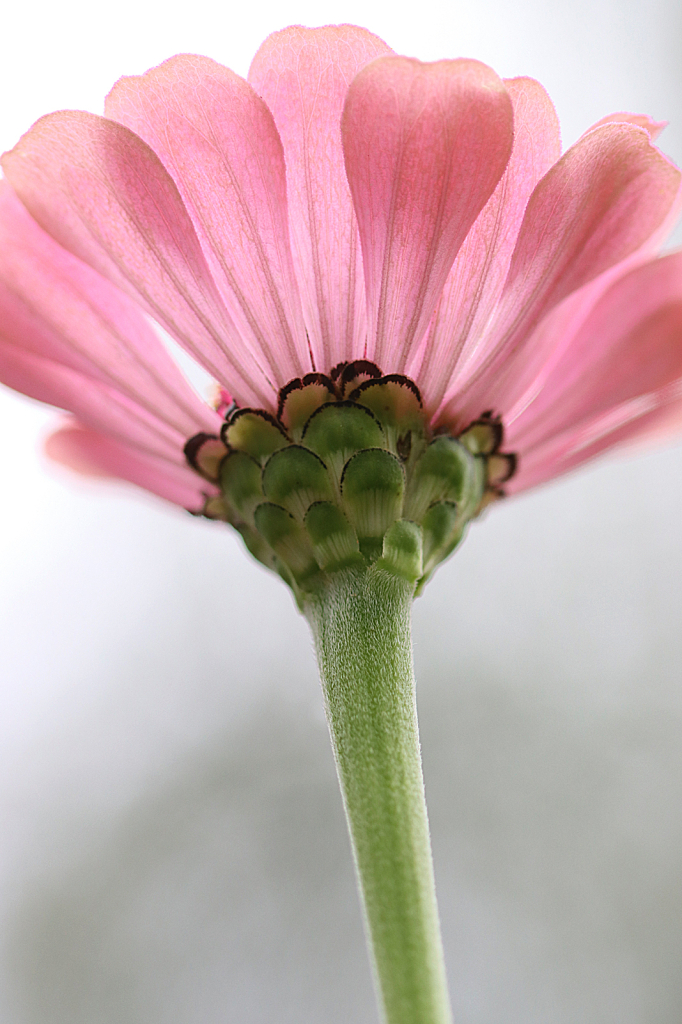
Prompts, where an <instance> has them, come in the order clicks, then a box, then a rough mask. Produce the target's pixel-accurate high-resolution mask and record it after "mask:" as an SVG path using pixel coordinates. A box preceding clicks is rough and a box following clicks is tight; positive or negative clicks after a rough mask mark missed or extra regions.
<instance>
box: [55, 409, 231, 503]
mask: <svg viewBox="0 0 682 1024" xmlns="http://www.w3.org/2000/svg"><path fill="white" fill-rule="evenodd" d="M45 451H46V452H47V454H48V455H49V457H50V458H51V459H53V460H54V461H55V462H58V463H60V464H62V465H64V466H68V467H69V469H74V470H76V472H78V473H81V474H84V475H85V476H95V477H114V478H118V479H120V480H126V481H128V482H129V483H132V484H136V485H137V486H138V487H143V488H144V489H145V490H146V491H151V492H152V494H156V495H158V496H159V497H160V498H164V499H165V500H166V501H170V502H172V503H173V504H175V505H180V506H182V507H183V508H186V509H189V511H190V512H195V513H197V512H201V510H202V508H203V505H204V501H205V498H206V497H207V496H208V495H211V494H214V493H215V488H213V487H211V485H210V484H207V483H206V482H205V481H203V480H202V479H201V478H200V477H199V476H198V475H197V474H196V473H194V472H193V471H192V470H191V469H189V468H188V467H187V466H182V465H173V464H172V463H171V462H167V461H165V460H163V459H158V458H154V456H152V455H147V454H142V453H140V452H138V451H135V450H134V449H131V448H129V447H128V446H127V445H125V444H121V443H119V442H117V441H114V440H112V438H110V437H107V436H105V435H103V434H98V433H97V432H96V431H94V430H88V429H87V428H86V427H83V426H81V424H79V423H78V422H77V421H72V422H70V423H68V424H67V425H66V426H63V427H61V428H60V429H59V430H57V431H56V432H55V433H54V434H51V435H50V437H48V438H47V440H46V442H45Z"/></svg>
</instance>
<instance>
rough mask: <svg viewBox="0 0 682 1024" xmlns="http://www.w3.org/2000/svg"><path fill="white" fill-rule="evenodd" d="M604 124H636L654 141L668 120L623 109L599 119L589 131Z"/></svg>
mask: <svg viewBox="0 0 682 1024" xmlns="http://www.w3.org/2000/svg"><path fill="white" fill-rule="evenodd" d="M602 124H635V125H637V126H638V127H639V128H644V130H645V131H646V132H648V133H649V138H650V139H651V141H652V142H654V141H655V140H656V139H657V138H658V136H659V135H660V134H661V132H662V131H663V129H664V128H665V127H666V125H667V124H668V122H667V121H654V119H653V117H649V115H648V114H628V113H626V112H625V111H623V110H621V111H619V112H618V113H617V114H607V115H606V117H602V118H601V120H599V121H597V122H596V124H593V125H592V128H589V129H588V131H592V130H593V129H594V128H599V126H600V125H602Z"/></svg>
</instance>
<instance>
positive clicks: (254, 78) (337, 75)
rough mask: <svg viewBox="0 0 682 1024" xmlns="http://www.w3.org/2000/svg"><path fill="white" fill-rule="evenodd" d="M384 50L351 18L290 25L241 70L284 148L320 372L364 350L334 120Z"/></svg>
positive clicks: (358, 280)
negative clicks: (345, 21) (364, 70)
mask: <svg viewBox="0 0 682 1024" xmlns="http://www.w3.org/2000/svg"><path fill="white" fill-rule="evenodd" d="M388 53H391V50H390V48H389V47H388V46H386V44H385V43H383V42H382V40H381V39H379V38H378V37H377V36H375V35H372V33H371V32H368V31H367V30H366V29H363V28H356V27H355V26H354V25H338V26H326V27H325V28H315V29H308V28H301V27H300V26H295V27H293V28H286V29H284V30H283V31H281V32H275V33H273V35H271V36H269V37H268V38H267V39H266V40H265V42H264V43H263V45H262V46H261V48H260V49H259V51H258V53H257V54H256V56H255V57H254V59H253V63H252V64H251V68H250V70H249V81H250V82H251V84H252V85H253V87H254V88H255V89H256V91H257V92H258V93H259V94H260V95H261V96H262V97H263V99H264V100H265V102H266V103H267V104H268V106H269V108H270V110H271V111H272V113H273V115H274V118H275V123H276V125H277V128H278V130H279V134H280V136H281V139H282V144H283V146H284V157H285V160H286V168H287V183H288V195H289V211H290V219H291V239H292V246H293V252H294V263H295V267H296V273H297V277H298V282H299V287H300V290H301V297H302V301H303V310H304V315H305V321H306V326H307V328H308V335H309V337H310V345H311V348H312V351H313V355H314V358H315V364H316V366H317V368H318V369H319V370H322V371H324V372H328V371H329V370H330V369H331V368H332V367H333V366H334V365H336V364H337V363H338V362H340V361H341V360H351V359H356V358H358V357H360V356H362V355H364V353H365V340H366V333H367V321H366V309H365V289H364V280H363V276H362V258H361V253H360V245H359V240H358V229H357V221H356V218H355V213H354V211H353V205H352V201H351V197H350V191H349V188H348V181H347V179H346V171H345V167H344V162H343V150H342V147H341V130H340V121H341V111H342V109H343V104H344V100H345V98H346V93H347V91H348V86H349V85H350V83H351V81H352V80H353V78H354V77H355V75H356V74H357V73H358V72H359V71H360V70H361V69H362V68H363V67H365V65H366V64H368V63H369V62H370V61H372V60H374V59H375V58H376V57H381V56H384V55H385V54H388Z"/></svg>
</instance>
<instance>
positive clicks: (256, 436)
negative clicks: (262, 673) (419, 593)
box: [185, 360, 516, 603]
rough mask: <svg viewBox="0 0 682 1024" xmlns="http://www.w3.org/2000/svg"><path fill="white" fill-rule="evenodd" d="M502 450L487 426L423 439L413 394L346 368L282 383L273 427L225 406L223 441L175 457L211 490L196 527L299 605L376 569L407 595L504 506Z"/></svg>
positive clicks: (195, 442)
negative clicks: (221, 539)
mask: <svg viewBox="0 0 682 1024" xmlns="http://www.w3.org/2000/svg"><path fill="white" fill-rule="evenodd" d="M502 441H503V430H502V423H501V421H500V419H499V418H498V417H494V416H493V415H492V413H490V412H487V413H485V414H483V415H482V416H481V417H480V419H478V420H476V421H475V422H474V423H471V424H470V425H469V426H468V427H467V429H466V430H464V431H463V432H462V433H461V434H459V436H457V437H453V436H450V435H449V434H447V433H443V432H441V431H437V432H435V433H434V431H433V430H432V429H431V428H430V427H429V424H428V422H427V418H426V415H425V413H424V411H423V406H422V400H421V395H420V393H419V389H418V387H417V385H416V384H415V383H414V382H413V381H412V380H410V379H409V378H408V377H405V376H402V375H401V374H390V375H388V376H384V375H382V373H381V370H380V369H379V368H378V367H377V366H376V365H375V364H374V363H371V362H368V361H367V360H356V361H355V362H352V363H341V364H339V365H338V366H336V367H335V368H334V369H333V370H332V372H331V374H330V375H329V376H325V375H324V374H321V373H311V374H308V375H307V376H305V377H303V378H302V379H301V378H296V379H295V380H292V381H290V382H289V384H287V385H286V386H285V387H284V388H282V389H281V391H280V393H279V405H278V410H277V415H276V416H273V415H272V414H271V413H269V412H267V411H265V410H262V409H247V408H237V407H235V406H232V407H231V408H230V409H229V410H228V412H227V414H226V417H225V422H224V424H223V427H222V430H221V436H220V437H217V436H214V435H210V434H205V433H201V434H196V435H195V436H194V437H192V438H191V439H190V440H189V441H188V442H187V445H186V446H185V455H186V457H187V461H188V462H189V464H190V465H191V466H192V468H193V469H195V470H196V471H197V472H199V473H200V474H201V475H202V476H204V477H205V478H206V479H207V480H209V481H211V482H212V483H215V484H217V485H218V487H219V488H220V494H219V495H218V496H215V497H210V498H208V499H207V500H206V504H205V507H204V510H203V512H204V515H206V516H208V517H209V518H212V519H222V520H224V521H226V522H229V523H231V524H232V526H234V527H235V529H237V530H238V531H239V533H240V534H241V535H242V537H243V539H244V542H245V543H246V546H247V548H248V549H249V551H250V552H251V554H253V555H254V556H255V557H256V558H257V559H258V560H259V561H260V562H262V563H263V564H264V565H266V566H267V567H268V568H270V569H272V570H273V571H274V572H276V573H278V574H279V575H280V576H281V577H282V578H283V579H284V580H285V581H286V582H287V583H288V584H289V586H290V587H291V589H292V590H293V592H294V594H295V595H296V598H297V600H298V601H299V603H301V601H302V599H303V596H304V595H305V594H309V593H313V592H315V591H316V590H319V589H320V588H321V587H323V586H324V585H325V581H326V580H328V578H329V576H330V574H333V573H335V572H338V571H339V570H342V569H347V568H351V567H356V568H362V567H366V566H369V565H371V564H373V563H375V562H377V563H379V564H380V566H381V567H382V568H384V569H386V570H387V571H388V572H390V573H392V574H394V575H397V576H400V577H402V578H405V579H408V580H410V581H411V582H413V583H415V584H416V586H417V590H419V589H420V588H421V587H422V586H423V584H424V583H425V582H426V580H427V579H428V578H429V576H430V575H431V574H432V573H433V571H434V569H435V568H436V566H437V565H438V564H439V563H440V562H442V561H443V559H445V558H447V556H448V555H449V554H450V553H451V552H452V551H453V550H454V549H455V547H456V546H457V544H458V543H459V542H460V540H461V539H462V537H463V535H464V531H465V529H466V526H467V523H469V522H470V521H471V519H473V518H474V517H475V516H477V515H478V514H479V513H480V512H481V511H482V510H483V508H485V507H486V506H487V505H488V504H490V502H491V501H494V500H496V499H498V498H500V497H502V496H503V494H504V492H503V490H502V484H504V483H505V481H507V480H508V479H509V478H510V477H511V476H512V474H513V473H514V471H515V469H516V457H515V455H513V454H510V453H506V452H502V451H501V446H502Z"/></svg>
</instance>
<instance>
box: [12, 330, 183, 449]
mask: <svg viewBox="0 0 682 1024" xmlns="http://www.w3.org/2000/svg"><path fill="white" fill-rule="evenodd" d="M0 380H1V381H2V382H3V383H4V384H6V385H7V386H8V387H11V388H14V390H15V391H20V392H21V393H22V394H24V395H28V396H29V398H35V399H36V400H37V401H39V402H46V403H47V404H48V405H54V406H57V407H58V408H60V409H65V410H68V411H69V412H74V413H76V414H77V416H78V418H79V419H80V420H82V421H83V422H84V423H85V424H86V425H88V426H90V427H93V428H94V429H96V430H98V431H101V432H103V433H106V434H111V435H112V436H115V437H117V438H118V439H119V440H121V441H125V442H126V443H129V444H131V445H133V446H135V447H137V448H139V449H140V451H149V452H153V453H155V454H157V455H160V456H163V457H165V458H169V459H173V460H175V461H178V462H181V461H183V455H182V452H183V446H184V443H185V441H186V440H187V439H188V437H190V436H191V435H192V434H193V433H198V430H197V429H195V430H193V431H190V432H189V433H188V434H183V433H179V432H178V431H177V430H175V429H174V428H173V427H172V426H170V425H169V424H168V423H165V422H164V421H163V420H161V419H159V418H158V417H156V416H154V415H153V414H150V413H149V412H148V411H147V410H146V409H145V408H143V407H142V406H140V405H138V404H137V403H135V402H133V401H131V400H130V399H129V398H127V397H126V396H125V395H123V394H121V392H120V391H118V390H116V389H114V388H111V387H109V386H108V385H106V384H102V383H100V382H99V381H96V380H93V379H88V378H87V377H85V376H84V375H83V374H81V373H78V372H77V371H75V370H72V369H71V368H70V367H68V366H64V365H63V364H60V363H55V362H53V361H52V360H50V359H48V358H45V357H44V356H40V355H36V354H35V353H34V352H30V351H27V350H26V349H23V348H21V346H18V345H11V344H7V343H6V342H5V341H4V340H3V339H2V337H1V336H0Z"/></svg>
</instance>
